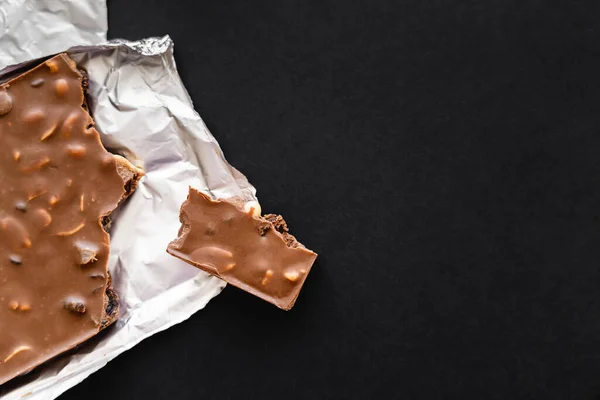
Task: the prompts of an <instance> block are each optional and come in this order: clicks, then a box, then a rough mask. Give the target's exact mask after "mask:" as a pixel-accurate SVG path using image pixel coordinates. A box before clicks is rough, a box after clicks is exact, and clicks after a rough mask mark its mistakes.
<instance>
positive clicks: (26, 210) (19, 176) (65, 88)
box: [0, 54, 143, 384]
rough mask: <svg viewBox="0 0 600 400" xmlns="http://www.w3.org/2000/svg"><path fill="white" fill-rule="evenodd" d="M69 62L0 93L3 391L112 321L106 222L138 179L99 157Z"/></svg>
mask: <svg viewBox="0 0 600 400" xmlns="http://www.w3.org/2000/svg"><path fill="white" fill-rule="evenodd" d="M86 84H87V82H86V79H85V76H84V75H82V73H81V72H80V71H78V70H77V68H76V66H75V63H74V62H73V60H71V59H70V58H69V57H68V56H67V55H65V54H61V55H58V56H55V57H53V58H51V59H49V60H47V61H46V62H44V63H42V64H40V65H38V66H37V67H35V68H33V69H31V70H30V71H28V72H25V73H23V74H22V75H19V76H17V77H16V78H14V79H12V80H10V81H8V82H7V83H5V84H3V85H0V180H1V182H2V185H1V186H0V194H1V195H0V384H2V383H5V382H7V381H8V380H10V379H12V378H14V377H16V376H18V375H21V374H23V373H26V372H27V371H29V370H31V369H32V368H34V367H36V366H38V365H40V364H41V363H43V362H45V361H47V360H49V359H51V358H53V357H55V356H57V355H59V354H61V353H63V352H65V351H66V350H69V349H71V348H73V347H75V346H77V345H78V344H80V343H82V342H83V341H85V340H87V339H89V338H91V337H92V336H94V335H96V334H97V333H98V332H99V331H100V330H102V329H104V328H106V327H107V326H108V325H110V324H111V323H112V322H114V321H115V320H116V318H117V316H118V307H119V305H118V297H117V295H116V293H115V292H114V291H113V290H112V288H111V282H110V276H109V274H108V271H107V263H108V258H109V235H108V233H107V232H106V230H105V228H106V226H105V225H106V221H107V220H108V219H107V218H108V215H109V214H110V213H111V211H113V210H114V209H115V208H116V207H117V205H118V204H119V203H120V202H121V201H122V200H123V199H124V198H126V197H127V196H128V195H129V194H130V193H131V192H132V191H133V190H134V189H135V186H136V184H137V181H138V179H139V178H140V176H141V175H142V174H143V173H142V171H141V170H138V169H137V168H135V167H134V166H133V165H131V164H130V163H129V162H128V161H127V160H125V159H123V158H122V157H119V156H114V155H112V154H110V153H108V152H107V151H106V149H105V148H104V147H103V146H102V143H101V142H100V137H99V135H98V132H97V131H96V129H95V128H94V122H93V120H92V118H91V116H90V115H89V114H88V112H87V106H86V102H85V96H84V90H85V88H86Z"/></svg>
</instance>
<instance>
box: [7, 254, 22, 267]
mask: <svg viewBox="0 0 600 400" xmlns="http://www.w3.org/2000/svg"><path fill="white" fill-rule="evenodd" d="M8 259H9V261H10V262H11V263H13V264H15V265H21V264H23V259H22V258H21V256H18V255H16V254H11V255H10V256H8Z"/></svg>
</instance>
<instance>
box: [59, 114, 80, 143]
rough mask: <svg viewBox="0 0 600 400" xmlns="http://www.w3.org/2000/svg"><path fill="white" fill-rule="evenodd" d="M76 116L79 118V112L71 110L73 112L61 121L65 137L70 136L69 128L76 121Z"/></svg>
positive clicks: (71, 128) (71, 127) (70, 128)
mask: <svg viewBox="0 0 600 400" xmlns="http://www.w3.org/2000/svg"><path fill="white" fill-rule="evenodd" d="M77 118H79V114H78V113H76V112H73V113H71V115H69V116H68V117H67V119H65V122H63V126H62V133H63V136H64V137H66V138H69V137H71V130H73V125H74V124H75V122H76V121H77Z"/></svg>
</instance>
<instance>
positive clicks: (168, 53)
mask: <svg viewBox="0 0 600 400" xmlns="http://www.w3.org/2000/svg"><path fill="white" fill-rule="evenodd" d="M4 3H6V6H5V5H4ZM19 7H25V8H27V9H29V15H27V14H26V13H24V11H23V9H21V8H19ZM11 10H12V12H14V13H16V14H15V15H16V16H15V15H13V16H11V15H10V12H11ZM0 12H1V13H2V18H3V19H2V20H1V21H0V22H2V23H3V25H0V29H1V30H2V31H3V35H8V36H2V37H0V52H1V53H2V54H1V56H0V66H6V65H8V64H10V65H9V66H7V67H6V68H4V69H3V70H2V71H0V81H1V80H5V79H7V77H8V76H10V75H11V74H14V73H16V70H19V69H21V68H23V67H27V66H29V65H30V64H33V63H35V62H39V60H38V61H36V60H31V59H32V58H33V57H45V56H48V55H51V54H54V53H57V52H61V51H65V50H67V49H68V50H67V52H68V53H69V54H70V55H71V57H73V58H74V59H75V60H76V62H77V64H78V66H79V67H81V68H83V69H85V70H86V71H87V72H88V76H89V106H90V111H91V114H92V116H93V117H94V119H95V121H96V128H97V130H98V131H99V132H100V135H101V139H102V142H103V143H104V145H105V147H107V148H108V149H109V150H111V151H113V152H115V153H120V154H123V155H125V156H126V157H127V158H129V159H130V160H131V161H133V162H134V163H136V164H138V165H140V164H141V165H143V167H144V169H145V171H146V176H145V177H144V178H143V179H142V181H141V182H140V185H139V188H138V189H137V191H136V192H135V193H134V195H133V196H132V197H131V198H130V199H129V200H128V201H127V202H126V203H125V205H124V206H123V207H122V208H120V209H118V210H117V211H116V212H115V213H116V214H114V213H113V215H114V222H113V226H112V228H111V257H110V261H109V268H110V271H111V274H112V277H113V285H114V288H115V290H116V291H117V292H118V294H119V296H120V298H121V315H120V318H119V320H118V321H117V322H116V323H115V325H114V326H112V327H111V328H109V329H108V330H106V331H105V332H102V333H101V334H100V335H98V337H95V338H93V339H91V340H90V341H88V342H86V343H84V344H83V345H82V346H81V348H79V349H78V350H77V351H75V352H73V353H71V354H70V355H66V356H61V357H59V358H57V359H56V360H53V361H51V362H49V363H47V364H45V365H44V366H42V367H41V368H37V369H35V370H34V371H33V372H32V373H30V374H28V375H26V376H24V377H21V378H18V379H17V380H16V381H13V382H9V383H7V384H6V385H3V386H4V387H1V388H0V397H2V398H3V399H22V398H26V399H35V400H38V399H39V400H41V399H43V400H48V399H54V398H56V397H58V396H59V395H60V394H61V393H63V392H64V391H66V390H68V389H69V388H71V387H73V386H75V385H76V384H78V383H79V382H81V381H82V380H84V379H85V378H86V377H88V376H89V375H90V374H92V373H93V372H95V371H97V370H98V369H100V368H102V367H103V366H105V365H106V364H107V362H108V361H110V360H112V359H113V358H115V357H116V356H118V355H119V354H121V353H123V352H124V351H126V350H128V349H130V348H132V347H133V346H135V345H136V344H138V343H139V342H140V341H142V340H144V339H145V338H147V337H149V336H151V335H153V334H155V333H157V332H160V331H162V330H165V329H167V328H169V327H171V326H173V325H175V324H177V323H180V322H182V321H184V320H186V319H187V318H189V317H190V316H191V315H192V314H194V313H195V312H196V311H198V310H200V309H202V308H203V307H204V306H205V305H206V304H207V303H208V301H209V300H210V299H212V298H213V297H214V296H216V295H218V294H219V293H220V292H221V290H222V289H223V288H224V287H225V283H224V282H223V281H221V280H219V279H217V278H215V277H212V276H210V275H208V274H206V273H204V272H201V271H198V270H197V269H196V268H193V267H191V266H189V265H187V264H185V263H183V262H182V261H180V260H178V259H176V258H174V257H171V256H169V255H168V254H167V253H166V251H165V250H166V247H167V244H168V243H169V242H170V240H172V239H173V238H175V237H176V235H177V231H178V229H179V226H180V223H179V218H178V216H179V208H180V206H181V204H182V203H183V201H184V200H185V198H186V196H187V192H188V186H192V187H195V188H198V189H200V190H203V191H205V192H207V193H210V194H211V195H212V196H213V197H215V198H216V197H233V196H237V197H242V198H244V199H246V200H247V201H256V197H255V194H256V191H255V189H254V188H253V187H252V186H251V185H250V184H249V183H248V181H247V179H246V178H245V177H244V175H242V174H241V173H240V172H239V171H237V170H236V169H235V168H233V167H232V166H230V165H229V164H228V163H227V161H226V160H225V157H224V156H223V152H222V151H221V149H220V147H219V144H218V143H217V141H216V140H215V138H214V137H213V136H212V135H211V133H210V132H209V130H208V128H207V127H206V126H205V124H204V123H203V121H202V119H201V118H200V116H199V115H198V113H196V111H194V108H193V104H192V101H191V99H190V97H189V95H188V93H187V91H186V89H185V87H184V85H183V83H182V81H181V79H180V78H179V75H178V73H177V68H176V65H175V60H174V58H173V42H172V40H171V39H170V38H169V37H168V36H165V37H160V38H148V39H144V40H139V41H125V40H113V41H110V42H104V43H100V44H97V43H98V42H101V41H103V40H104V39H105V34H106V5H105V3H104V1H98V0H87V1H83V0H77V1H75V0H65V1H55V0H47V1H44V0H36V1H28V0H27V1H25V0H22V1H13V0H4V2H3V8H0ZM49 13H50V16H49V15H48V14H49ZM18 16H21V17H22V18H24V19H25V20H26V22H25V21H22V22H21V23H20V24H11V23H8V24H6V21H12V20H14V19H13V18H17V17H18ZM94 18H96V22H95V23H94ZM57 26H59V27H61V29H64V32H63V33H62V34H60V35H56V34H54V33H55V31H56V29H57V28H56V27H57ZM73 32H77V33H76V34H74V33H73ZM74 41H77V42H78V44H79V46H77V47H72V46H71V45H72V44H74ZM33 42H35V43H33ZM81 45H83V46H81ZM61 46H62V47H61Z"/></svg>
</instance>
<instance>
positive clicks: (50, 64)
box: [46, 60, 58, 74]
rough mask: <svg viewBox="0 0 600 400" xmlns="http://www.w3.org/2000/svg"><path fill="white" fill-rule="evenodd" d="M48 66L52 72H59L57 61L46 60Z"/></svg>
mask: <svg viewBox="0 0 600 400" xmlns="http://www.w3.org/2000/svg"><path fill="white" fill-rule="evenodd" d="M46 66H47V67H48V68H49V69H50V72H52V73H53V74H54V73H56V72H58V64H56V62H55V61H52V60H50V61H46Z"/></svg>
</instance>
